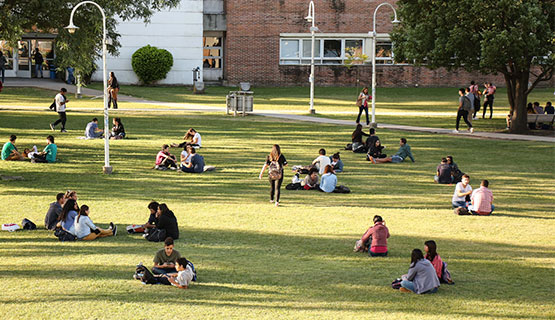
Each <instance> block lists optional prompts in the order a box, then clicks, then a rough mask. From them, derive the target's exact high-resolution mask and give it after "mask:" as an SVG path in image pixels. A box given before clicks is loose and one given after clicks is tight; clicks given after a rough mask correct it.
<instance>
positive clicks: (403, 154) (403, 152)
mask: <svg viewBox="0 0 555 320" xmlns="http://www.w3.org/2000/svg"><path fill="white" fill-rule="evenodd" d="M399 145H400V147H399V151H397V153H396V154H394V155H393V156H391V157H387V158H383V159H376V158H374V157H370V161H371V162H372V163H385V162H393V163H399V162H403V161H405V159H406V158H407V157H409V158H410V160H412V162H414V157H413V155H412V152H411V150H410V146H409V145H408V144H407V139H405V138H401V139H400V141H399Z"/></svg>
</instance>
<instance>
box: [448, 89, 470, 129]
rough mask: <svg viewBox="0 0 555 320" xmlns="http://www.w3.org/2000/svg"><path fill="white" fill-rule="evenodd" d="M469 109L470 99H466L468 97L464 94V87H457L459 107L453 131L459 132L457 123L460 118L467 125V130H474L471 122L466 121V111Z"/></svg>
mask: <svg viewBox="0 0 555 320" xmlns="http://www.w3.org/2000/svg"><path fill="white" fill-rule="evenodd" d="M470 109H471V107H470V99H468V97H467V96H465V95H464V89H463V88H460V89H459V109H458V111H457V124H456V126H455V130H453V132H454V133H459V123H460V121H461V118H462V119H463V120H464V122H466V124H467V125H468V130H469V131H470V133H473V132H474V128H473V127H472V123H470V122H469V121H468V113H469V112H470Z"/></svg>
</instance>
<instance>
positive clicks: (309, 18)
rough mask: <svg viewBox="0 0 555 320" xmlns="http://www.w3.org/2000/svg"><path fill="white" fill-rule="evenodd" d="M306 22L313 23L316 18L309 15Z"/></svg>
mask: <svg viewBox="0 0 555 320" xmlns="http://www.w3.org/2000/svg"><path fill="white" fill-rule="evenodd" d="M304 18H305V20H306V21H308V22H312V20H314V17H313V16H312V14H309V15H308V16H306V17H304Z"/></svg>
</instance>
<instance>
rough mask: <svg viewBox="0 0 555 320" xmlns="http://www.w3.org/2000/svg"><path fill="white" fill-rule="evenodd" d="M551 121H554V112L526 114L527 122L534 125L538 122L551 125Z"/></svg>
mask: <svg viewBox="0 0 555 320" xmlns="http://www.w3.org/2000/svg"><path fill="white" fill-rule="evenodd" d="M553 121H555V114H532V113H530V114H528V119H527V123H534V124H535V125H536V127H537V126H538V124H539V123H543V124H549V127H550V128H551V127H553Z"/></svg>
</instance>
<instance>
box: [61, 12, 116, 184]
mask: <svg viewBox="0 0 555 320" xmlns="http://www.w3.org/2000/svg"><path fill="white" fill-rule="evenodd" d="M84 4H93V5H95V6H96V7H97V8H98V9H99V10H100V13H102V31H103V34H102V78H103V82H104V167H103V168H102V172H104V173H106V174H111V173H112V167H111V166H110V137H109V136H108V133H109V132H110V129H109V127H108V119H109V117H108V80H107V79H106V14H104V10H103V9H102V7H100V6H99V5H98V4H97V3H96V2H93V1H82V2H79V3H78V4H77V5H76V6H75V7H73V10H71V16H70V18H69V25H68V26H67V27H65V29H67V31H69V33H75V30H77V29H79V27H77V26H75V25H74V24H73V15H74V14H75V10H77V8H79V7H80V6H81V5H84Z"/></svg>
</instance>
